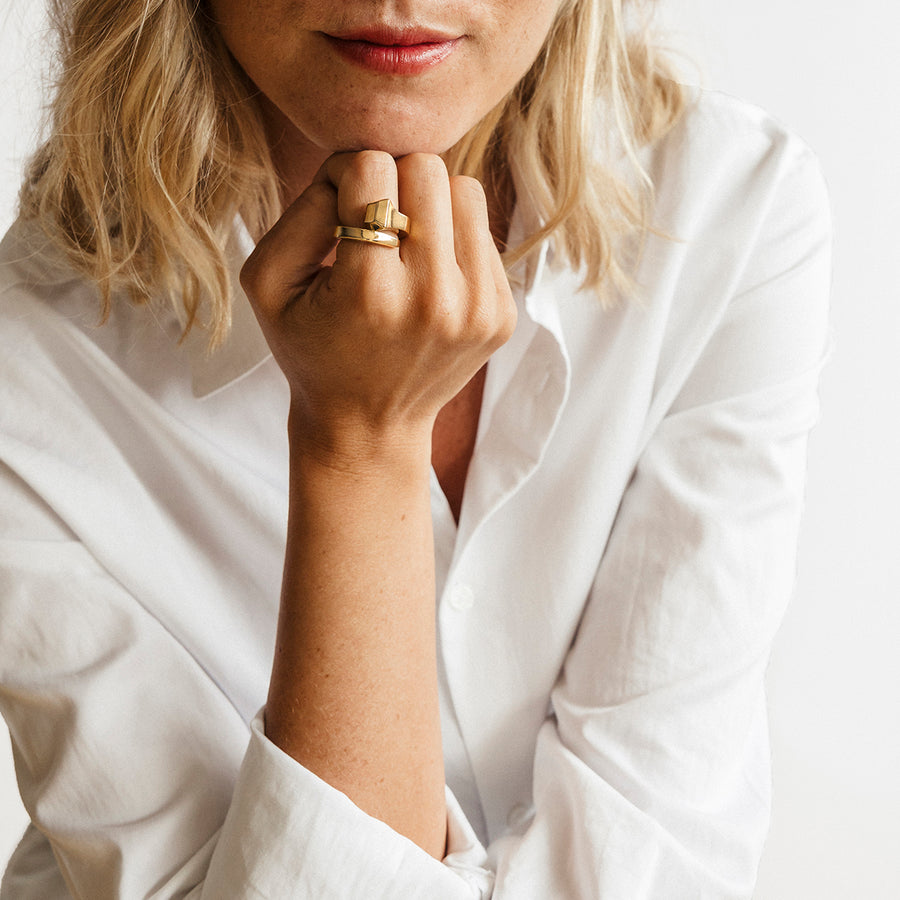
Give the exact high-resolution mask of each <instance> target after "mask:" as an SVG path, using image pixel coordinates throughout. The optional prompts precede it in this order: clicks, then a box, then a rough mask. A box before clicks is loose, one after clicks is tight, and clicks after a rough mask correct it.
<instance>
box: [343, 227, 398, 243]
mask: <svg viewBox="0 0 900 900" xmlns="http://www.w3.org/2000/svg"><path fill="white" fill-rule="evenodd" d="M334 236H335V237H336V238H337V239H338V240H339V241H341V240H346V241H364V242H365V243H367V244H381V245H382V246H383V247H395V248H396V247H399V246H400V238H398V237H397V235H396V234H393V232H390V231H375V230H374V229H373V228H354V227H353V226H352V225H338V227H337V228H335V229H334Z"/></svg>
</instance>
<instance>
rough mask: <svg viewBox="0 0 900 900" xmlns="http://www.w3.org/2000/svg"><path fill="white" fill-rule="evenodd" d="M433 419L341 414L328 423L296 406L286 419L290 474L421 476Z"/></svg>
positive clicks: (425, 468) (427, 457) (427, 463)
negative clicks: (386, 419) (377, 418)
mask: <svg viewBox="0 0 900 900" xmlns="http://www.w3.org/2000/svg"><path fill="white" fill-rule="evenodd" d="M433 427H434V422H433V419H422V420H416V421H400V420H393V421H390V422H371V421H366V420H365V418H364V417H363V416H354V415H351V414H345V415H343V416H337V417H334V419H332V420H331V421H329V422H328V423H327V425H326V424H325V423H323V422H321V421H319V422H314V421H311V419H310V417H309V416H308V415H306V414H304V413H303V412H302V411H301V410H298V409H297V408H295V407H292V408H291V412H290V415H289V416H288V445H289V448H290V460H291V471H292V473H295V474H296V473H297V472H298V470H299V469H303V470H306V471H308V472H314V471H321V472H323V473H326V472H327V473H330V474H331V475H332V476H338V477H340V476H341V475H346V476H350V477H353V478H356V479H358V478H364V479H369V478H372V479H375V480H380V479H382V478H396V477H416V476H418V477H421V476H423V475H424V476H426V477H427V475H428V472H429V468H430V465H431V433H432V429H433Z"/></svg>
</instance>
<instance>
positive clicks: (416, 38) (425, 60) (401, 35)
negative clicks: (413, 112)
mask: <svg viewBox="0 0 900 900" xmlns="http://www.w3.org/2000/svg"><path fill="white" fill-rule="evenodd" d="M323 34H324V36H325V38H326V39H327V40H328V42H329V43H330V44H331V45H332V46H333V47H334V49H335V50H337V52H338V53H340V54H341V56H343V57H344V58H345V59H347V60H349V61H350V62H352V63H354V64H355V65H358V66H360V67H362V68H364V69H369V70H370V71H373V72H381V73H383V74H385V75H417V74H419V73H420V72H424V71H426V70H427V69H430V68H432V67H433V66H436V65H438V64H439V63H441V62H443V61H444V60H445V59H446V58H447V57H448V56H449V55H450V54H451V53H452V52H453V51H454V50H455V49H456V47H457V45H458V43H459V42H460V40H461V39H462V38H461V37H460V36H451V35H447V34H441V33H439V32H435V31H429V30H426V29H418V28H409V29H391V28H378V27H370V28H366V29H363V30H358V31H353V32H348V33H342V34H328V33H325V32H323Z"/></svg>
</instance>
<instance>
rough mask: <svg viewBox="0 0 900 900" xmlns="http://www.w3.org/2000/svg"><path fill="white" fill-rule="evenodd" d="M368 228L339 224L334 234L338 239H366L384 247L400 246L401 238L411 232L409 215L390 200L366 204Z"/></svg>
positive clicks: (365, 222) (365, 240) (370, 242)
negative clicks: (404, 213)
mask: <svg viewBox="0 0 900 900" xmlns="http://www.w3.org/2000/svg"><path fill="white" fill-rule="evenodd" d="M364 224H365V225H366V226H368V227H366V228H356V227H354V226H352V225H338V226H337V228H335V229H334V236H335V237H336V238H337V239H338V240H350V241H364V242H366V243H369V244H381V246H382V247H399V246H400V238H401V237H406V236H407V235H408V234H409V217H408V216H405V215H403V213H402V212H400V210H398V209H397V208H396V207H395V206H394V204H393V203H391V201H390V200H387V199H385V200H376V201H375V202H374V203H370V204H368V205H367V206H366V218H365V220H364Z"/></svg>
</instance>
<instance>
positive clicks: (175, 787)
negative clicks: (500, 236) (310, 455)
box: [0, 94, 830, 900]
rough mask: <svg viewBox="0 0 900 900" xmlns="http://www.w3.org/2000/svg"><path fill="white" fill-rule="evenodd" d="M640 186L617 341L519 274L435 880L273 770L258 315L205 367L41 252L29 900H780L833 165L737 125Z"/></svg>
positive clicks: (757, 128)
mask: <svg viewBox="0 0 900 900" xmlns="http://www.w3.org/2000/svg"><path fill="white" fill-rule="evenodd" d="M645 162H646V165H647V169H648V171H649V173H650V175H651V177H652V178H653V180H654V183H655V185H656V196H655V208H654V215H653V221H654V224H655V226H656V229H657V231H656V233H654V234H652V235H650V236H649V237H648V239H647V242H646V245H645V246H644V248H643V254H642V256H641V262H640V264H639V267H638V268H637V269H636V271H635V277H634V297H632V298H629V299H623V300H622V301H621V302H618V303H614V304H611V305H605V306H604V305H603V304H601V303H600V301H599V300H598V298H597V297H596V296H595V295H593V294H592V293H591V292H587V291H582V290H580V287H579V286H580V278H579V275H578V273H577V272H572V271H569V270H568V269H567V268H566V267H565V266H562V265H561V264H560V262H559V260H557V259H554V257H553V254H552V253H551V252H550V251H548V249H547V248H546V247H545V248H544V249H543V251H542V253H541V255H540V257H539V258H537V259H536V260H534V261H533V262H532V263H531V264H530V265H528V266H522V267H520V268H519V269H518V270H517V271H515V272H514V273H513V286H514V291H515V294H516V298H517V303H518V304H519V311H520V315H519V324H518V326H517V329H516V332H515V334H514V336H513V337H512V339H511V340H510V342H509V343H508V344H507V345H505V346H504V347H503V348H501V349H500V350H499V351H498V352H497V353H496V354H495V356H494V357H493V358H492V359H491V362H490V364H489V367H488V376H487V383H486V386H485V396H484V401H483V406H482V413H481V419H480V422H479V433H478V439H477V444H476V449H475V453H474V456H473V459H472V463H471V467H470V470H469V475H468V480H467V482H466V488H465V496H464V501H463V507H462V513H461V517H460V521H459V523H458V525H457V524H456V523H455V522H454V520H453V517H452V515H451V513H450V510H449V507H448V504H447V501H446V499H445V498H444V496H443V494H442V492H441V490H440V486H439V484H438V483H437V480H436V478H434V477H432V513H433V521H434V531H435V553H436V566H437V580H438V590H437V596H436V598H435V600H436V603H437V614H438V650H439V665H440V671H439V676H440V689H441V713H442V724H443V729H444V748H445V757H446V768H447V780H448V789H447V797H448V829H449V830H448V834H449V844H448V855H447V858H446V859H445V860H443V862H440V861H436V860H433V859H431V858H430V857H429V856H427V855H426V854H425V853H424V852H423V851H421V850H420V849H418V848H417V847H416V846H415V845H413V844H412V843H411V842H409V841H408V840H406V839H405V838H403V837H402V836H400V835H398V834H396V833H395V832H393V831H392V830H391V829H390V828H389V827H388V826H387V825H385V824H383V823H381V822H379V821H377V820H375V819H372V818H371V817H369V816H367V815H366V814H365V813H363V812H362V811H361V810H359V809H358V808H357V807H356V806H355V805H354V804H353V803H352V802H351V801H350V800H349V799H348V798H347V797H345V796H344V795H343V794H341V793H340V792H338V791H337V790H335V789H333V788H332V787H330V786H329V785H328V784H326V783H324V782H323V781H321V780H320V779H319V778H317V777H316V776H315V775H314V774H313V773H311V772H309V771H307V770H306V769H304V768H303V767H302V766H300V765H299V764H297V763H296V762H295V761H294V760H292V759H290V758H289V757H287V756H286V755H285V754H284V753H282V752H281V751H280V750H279V749H278V748H277V747H275V746H274V745H273V744H272V743H271V742H269V741H268V740H267V739H266V737H265V735H264V731H263V727H262V707H263V704H264V702H265V696H266V690H267V684H268V676H269V670H270V665H271V657H272V652H273V646H274V632H275V621H276V616H277V610H278V598H279V589H280V577H281V566H282V559H283V550H284V540H285V522H286V516H287V449H288V448H287V438H286V427H285V423H286V413H287V401H288V394H287V386H286V384H285V382H284V379H283V376H282V375H281V373H280V371H279V370H278V368H277V366H276V364H275V363H274V361H273V360H272V359H271V357H270V356H269V354H268V351H267V348H266V345H265V342H264V340H263V339H262V335H261V333H260V332H259V329H258V327H257V326H256V323H255V320H254V319H253V316H252V312H251V311H250V309H249V306H248V304H247V302H246V299H245V298H244V297H243V296H242V295H241V294H240V292H239V290H237V291H236V294H235V298H234V311H235V327H234V329H233V332H232V335H231V338H230V339H229V341H228V343H227V345H226V346H225V347H224V348H223V349H222V350H221V351H219V352H218V353H217V354H215V355H213V356H212V357H209V356H208V355H207V354H206V353H205V350H204V346H203V337H202V335H199V334H197V335H192V337H191V338H189V339H188V340H187V341H186V342H184V343H182V344H179V343H178V340H177V338H178V335H179V333H180V323H179V322H178V320H177V318H176V317H175V316H174V315H172V314H168V313H163V312H160V311H159V310H154V309H148V308H136V307H133V306H131V305H129V304H127V303H120V304H117V305H116V307H115V309H114V312H113V315H112V318H111V321H110V322H109V323H107V324H106V325H103V326H102V327H99V326H98V325H97V299H96V290H95V289H93V288H92V287H91V286H90V285H88V284H86V283H84V282H83V281H81V280H79V279H78V278H77V277H75V276H74V275H73V274H72V272H71V271H70V270H68V268H67V267H66V266H65V265H64V264H63V263H62V262H61V261H59V260H57V259H55V258H53V256H52V254H50V253H49V251H47V250H46V249H45V248H43V247H42V245H41V241H40V239H39V238H38V237H37V236H36V232H35V231H34V229H33V228H32V227H30V226H27V225H24V224H22V223H19V224H17V225H16V226H15V227H14V229H13V231H12V232H11V233H10V234H9V235H8V236H7V238H6V240H5V241H4V243H3V245H2V248H0V264H2V275H0V291H2V293H0V623H2V624H0V709H2V712H3V715H4V717H5V719H6V721H7V723H8V724H9V728H10V733H11V736H12V741H13V747H14V756H15V760H16V767H17V774H18V777H19V782H20V787H21V791H22V796H23V800H24V802H25V806H26V808H27V809H28V812H29V814H30V815H31V817H32V820H33V823H34V825H33V826H32V827H31V828H30V829H29V832H28V833H27V834H26V836H25V838H24V840H23V843H22V845H20V848H19V850H18V851H17V852H16V854H15V855H14V857H13V860H12V862H11V864H10V867H9V870H8V871H7V874H6V877H5V879H4V882H3V888H2V891H0V897H2V898H3V900H8V898H16V900H31V898H41V900H55V898H64V897H69V896H72V897H76V898H91V900H100V898H118V897H121V898H134V897H159V898H162V897H192V898H199V897H204V898H233V900H243V898H262V897H266V898H317V900H318V898H348V900H349V898H359V897H367V898H415V897H421V898H429V900H436V898H447V900H457V898H459V900H462V898H488V897H491V896H493V897H494V898H496V900H529V898H535V900H537V898H542V900H546V898H594V900H597V898H599V900H650V898H664V900H681V898H684V900H688V898H692V900H693V898H722V900H724V898H748V897H750V896H751V895H752V890H753V884H754V880H755V876H756V867H757V863H758V859H759V856H760V853H761V850H762V843H763V840H764V836H765V832H766V828H767V823H768V816H769V794H770V776H769V750H768V740H767V731H766V707H765V695H764V672H765V668H766V663H767V660H768V656H769V651H770V647H771V644H772V640H773V637H774V635H775V633H776V630H777V628H778V625H779V622H780V620H781V618H782V615H783V612H784V609H785V605H786V603H787V601H788V599H789V596H790V593H791V590H792V584H793V578H794V566H795V550H796V542H797V531H798V522H799V517H800V512H801V508H802V500H803V481H804V469H805V456H806V440H807V434H808V431H809V429H810V427H811V426H812V425H813V423H814V421H815V419H816V416H817V410H818V403H817V396H816V383H817V377H818V373H819V369H820V366H821V363H822V360H823V357H824V355H825V352H826V348H827V343H828V326H827V295H828V287H829V264H828V255H829V244H830V237H829V216H828V204H827V200H826V196H825V192H824V187H823V182H822V178H821V174H820V172H819V169H818V166H817V164H816V162H815V159H814V158H813V156H812V154H811V153H810V151H809V150H808V149H807V148H806V146H805V145H804V144H803V143H802V142H801V141H799V140H798V139H797V138H795V137H793V136H792V135H791V134H790V133H788V132H786V131H785V130H784V129H783V128H782V127H781V126H780V125H779V124H777V123H776V122H774V121H773V120H772V119H771V118H770V117H768V116H767V115H765V114H764V113H762V112H760V111H758V110H755V109H753V108H750V107H747V106H745V105H742V104H740V103H737V102H736V101H732V100H730V99H728V98H725V97H722V96H719V95H714V94H698V95H697V96H696V98H695V99H694V101H693V103H692V106H691V108H690V110H689V111H688V113H687V114H686V115H685V117H684V118H683V120H682V121H681V123H680V124H679V125H678V126H677V127H676V128H675V130H674V131H673V132H671V133H670V134H669V135H668V136H667V137H666V138H665V139H664V140H663V141H661V142H660V143H659V144H658V145H657V146H655V147H654V148H652V149H651V150H648V151H647V154H646V160H645ZM529 215H530V214H529V212H528V204H527V197H521V196H520V197H519V207H518V209H517V212H516V219H515V222H514V234H522V233H523V232H524V231H526V230H527V229H528V228H529V227H531V225H533V220H532V219H530V217H529ZM249 249H250V246H249V243H248V241H247V238H246V235H243V234H242V233H241V232H240V230H238V232H237V234H236V237H235V245H234V247H233V258H234V266H235V271H237V270H238V269H239V267H240V264H241V262H242V260H243V259H244V258H245V257H246V255H247V253H248V252H249Z"/></svg>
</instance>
